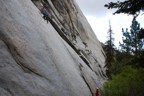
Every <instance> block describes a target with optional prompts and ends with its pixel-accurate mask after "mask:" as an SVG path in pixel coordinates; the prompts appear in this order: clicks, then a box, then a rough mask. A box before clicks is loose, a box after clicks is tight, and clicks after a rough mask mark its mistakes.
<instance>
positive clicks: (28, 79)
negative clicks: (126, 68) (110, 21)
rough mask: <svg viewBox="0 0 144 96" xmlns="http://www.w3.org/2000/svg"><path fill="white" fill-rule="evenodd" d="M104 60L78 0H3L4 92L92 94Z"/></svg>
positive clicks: (17, 95)
mask: <svg viewBox="0 0 144 96" xmlns="http://www.w3.org/2000/svg"><path fill="white" fill-rule="evenodd" d="M42 8H45V9H46V10H47V12H48V14H49V16H48V18H47V20H48V21H49V22H48V23H47V22H46V20H44V19H43V14H42V13H41V11H40V10H41V9H42ZM104 61H105V57H104V52H103V49H102V47H101V44H100V42H99V41H98V40H97V38H96V36H95V34H94V33H93V31H92V29H91V27H90V25H89V24H88V22H87V20H86V19H85V17H84V15H83V14H82V12H81V10H80V9H79V7H78V5H77V4H76V2H75V1H74V0H32V1H31V0H0V96H92V95H93V94H94V93H95V90H96V87H100V86H101V84H102V83H103V81H104V80H105V78H106V77H105V69H104Z"/></svg>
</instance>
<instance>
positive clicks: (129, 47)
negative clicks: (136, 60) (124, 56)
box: [120, 16, 143, 56]
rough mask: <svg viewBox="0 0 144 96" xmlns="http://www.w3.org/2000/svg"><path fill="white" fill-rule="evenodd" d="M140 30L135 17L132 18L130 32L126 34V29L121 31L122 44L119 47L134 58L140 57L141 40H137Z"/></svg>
mask: <svg viewBox="0 0 144 96" xmlns="http://www.w3.org/2000/svg"><path fill="white" fill-rule="evenodd" d="M140 30H141V29H140V24H139V23H138V22H137V21H136V17H135V16H134V18H133V20H132V25H131V29H130V32H128V29H126V31H124V29H122V33H123V38H122V40H123V43H122V44H120V46H121V48H122V50H123V51H125V52H127V53H129V54H134V55H135V56H139V55H140V52H141V50H142V47H143V40H142V39H139V32H140Z"/></svg>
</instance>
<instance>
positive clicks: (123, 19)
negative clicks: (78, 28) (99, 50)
mask: <svg viewBox="0 0 144 96" xmlns="http://www.w3.org/2000/svg"><path fill="white" fill-rule="evenodd" d="M116 1H117V0H76V2H77V3H78V5H79V7H80V8H81V10H82V12H83V13H84V15H85V17H86V18H87V20H88V22H89V23H90V25H91V27H92V29H93V31H94V32H95V34H96V36H97V38H98V39H99V40H100V41H101V42H105V41H106V40H107V32H108V29H109V20H110V21H111V27H112V30H113V33H114V38H115V45H116V46H117V47H118V45H119V41H121V38H122V32H121V29H122V28H129V27H130V25H131V22H132V19H133V17H132V16H131V15H130V16H128V15H127V14H117V15H112V13H114V10H109V9H107V8H105V7H104V4H107V3H109V2H116ZM119 1H124V0H119ZM137 20H138V22H139V23H140V24H141V27H143V28H144V22H142V21H144V18H142V16H139V17H138V18H137Z"/></svg>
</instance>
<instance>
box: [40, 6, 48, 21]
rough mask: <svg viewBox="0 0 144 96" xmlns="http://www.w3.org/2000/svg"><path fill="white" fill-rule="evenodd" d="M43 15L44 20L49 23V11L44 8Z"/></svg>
mask: <svg viewBox="0 0 144 96" xmlns="http://www.w3.org/2000/svg"><path fill="white" fill-rule="evenodd" d="M41 13H42V14H43V18H44V20H46V21H47V23H48V20H49V15H48V12H47V10H46V9H45V8H44V7H43V8H42V9H41Z"/></svg>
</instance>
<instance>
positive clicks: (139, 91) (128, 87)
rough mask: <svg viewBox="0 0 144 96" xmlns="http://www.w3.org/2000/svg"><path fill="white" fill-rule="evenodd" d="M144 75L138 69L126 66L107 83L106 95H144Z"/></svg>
mask: <svg viewBox="0 0 144 96" xmlns="http://www.w3.org/2000/svg"><path fill="white" fill-rule="evenodd" d="M143 85H144V76H143V72H141V71H140V70H138V69H135V68H132V67H131V66H126V67H125V68H124V69H123V70H122V72H121V73H120V74H118V75H113V76H112V79H111V80H109V81H108V82H106V83H105V86H104V89H103V91H104V94H105V96H144V91H143V88H144V86H143Z"/></svg>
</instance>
